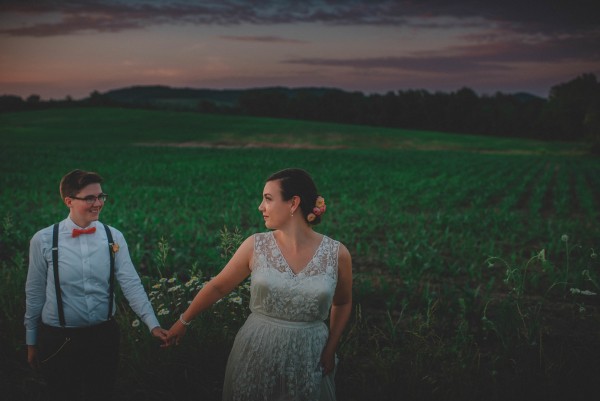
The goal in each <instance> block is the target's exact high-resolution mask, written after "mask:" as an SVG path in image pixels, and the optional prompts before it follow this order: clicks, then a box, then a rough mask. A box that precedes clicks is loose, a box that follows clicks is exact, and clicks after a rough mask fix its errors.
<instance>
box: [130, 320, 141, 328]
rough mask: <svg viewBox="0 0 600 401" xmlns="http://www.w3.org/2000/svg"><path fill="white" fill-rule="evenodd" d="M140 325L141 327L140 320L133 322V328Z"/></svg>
mask: <svg viewBox="0 0 600 401" xmlns="http://www.w3.org/2000/svg"><path fill="white" fill-rule="evenodd" d="M139 325H140V321H139V319H135V320H134V321H133V322H131V327H138V326H139Z"/></svg>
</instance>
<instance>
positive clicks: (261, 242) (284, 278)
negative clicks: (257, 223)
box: [250, 231, 339, 322]
mask: <svg viewBox="0 0 600 401" xmlns="http://www.w3.org/2000/svg"><path fill="white" fill-rule="evenodd" d="M338 251H339V242H338V241H335V240H333V239H331V238H329V237H327V236H323V239H322V240H321V243H320V245H319V247H318V248H317V250H316V252H315V254H314V256H313V258H312V259H311V260H310V261H309V262H308V264H307V265H306V266H305V267H304V269H302V270H301V271H300V272H298V273H297V274H296V273H294V272H293V271H292V269H291V268H290V266H289V265H288V263H287V262H286V260H285V258H284V257H283V254H282V253H281V250H280V249H279V246H278V245H277V242H276V241H275V237H274V235H273V232H272V231H271V232H266V233H260V234H255V235H254V258H253V264H252V266H251V269H252V278H251V287H250V294H251V295H250V310H251V311H252V312H254V313H260V314H263V315H266V316H269V317H273V318H277V319H282V320H289V321H298V322H310V321H316V320H321V321H323V320H325V319H327V315H328V313H329V308H330V307H331V302H332V300H333V294H334V292H335V287H336V283H337V274H338V271H337V269H338Z"/></svg>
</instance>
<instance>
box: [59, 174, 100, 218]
mask: <svg viewBox="0 0 600 401" xmlns="http://www.w3.org/2000/svg"><path fill="white" fill-rule="evenodd" d="M101 193H102V187H101V186H100V184H99V183H93V184H89V185H87V186H85V187H83V189H82V190H81V191H79V193H77V194H75V196H76V197H78V198H85V197H86V196H90V195H93V196H96V197H97V196H98V195H100V194H101ZM65 204H66V205H67V207H68V208H70V209H71V212H70V214H69V217H70V218H71V220H73V222H74V223H75V224H77V225H78V226H79V227H83V228H85V227H87V226H89V225H90V224H91V223H92V222H93V221H97V220H98V218H99V217H100V211H101V210H102V207H103V206H104V202H102V201H101V200H100V199H96V200H95V201H94V203H92V204H88V203H87V202H86V201H85V200H80V199H74V198H71V197H66V198H65Z"/></svg>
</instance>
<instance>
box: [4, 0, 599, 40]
mask: <svg viewBox="0 0 600 401" xmlns="http://www.w3.org/2000/svg"><path fill="white" fill-rule="evenodd" d="M599 11H600V6H599V5H598V2H597V1H591V0H589V1H588V0H580V1H576V0H573V1H571V2H566V1H561V0H519V1H517V0H503V1H497V2H487V1H480V0H460V1H446V0H422V1H400V0H396V1H393V0H348V1H340V0H337V1H336V0H323V1H315V0H305V1H302V2H298V1H292V0H285V1H282V0H270V1H252V0H246V1H242V0H222V1H221V0H209V1H202V2H184V1H148V0H138V1H125V0H104V1H100V0H95V1H94V0H88V1H84V0H66V1H58V0H37V1H35V0H0V15H2V14H6V13H19V14H25V15H28V16H35V15H42V14H47V13H53V14H58V15H59V16H60V19H59V20H58V21H56V22H54V23H39V24H30V25H27V26H21V27H19V28H13V29H0V33H3V34H5V35H20V36H22V35H28V36H43V35H59V34H72V33H77V32H81V31H100V32H106V31H118V30H123V29H132V28H140V27H144V26H147V25H152V24H163V23H172V22H178V23H190V24H221V25H233V24H241V23H249V24H283V23H300V22H317V23H324V24H340V25H357V24H359V25H393V26H399V25H407V24H408V25H410V24H415V26H421V27H422V26H423V24H427V26H437V27H447V26H448V24H449V23H456V24H465V23H473V22H468V21H466V20H467V19H469V18H471V19H477V20H479V21H481V23H482V24H490V23H494V24H496V25H498V26H502V27H504V28H505V29H508V30H511V31H518V32H528V33H541V34H547V35H557V34H565V33H581V32H589V31H595V32H598V31H599V30H600V24H599V23H598V15H599ZM435 17H452V18H454V19H457V20H455V21H451V22H448V21H444V22H442V21H439V20H436V19H435ZM461 26H463V25H461Z"/></svg>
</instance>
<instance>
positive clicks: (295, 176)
mask: <svg viewBox="0 0 600 401" xmlns="http://www.w3.org/2000/svg"><path fill="white" fill-rule="evenodd" d="M275 180H279V182H280V185H281V196H282V198H283V200H290V199H292V197H294V196H298V197H300V210H302V215H303V216H304V220H305V221H306V222H307V223H308V224H311V225H317V224H319V223H320V222H321V216H316V218H315V219H314V220H313V221H310V222H309V221H308V219H307V216H308V215H309V214H310V213H312V210H313V208H314V207H315V202H316V201H317V197H318V196H319V193H318V191H317V186H316V185H315V182H314V181H313V179H312V177H311V176H310V174H308V173H307V172H306V171H304V170H302V169H299V168H286V169H285V170H281V171H278V172H276V173H274V174H272V175H271V176H270V177H269V178H267V182H269V181H275Z"/></svg>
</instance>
